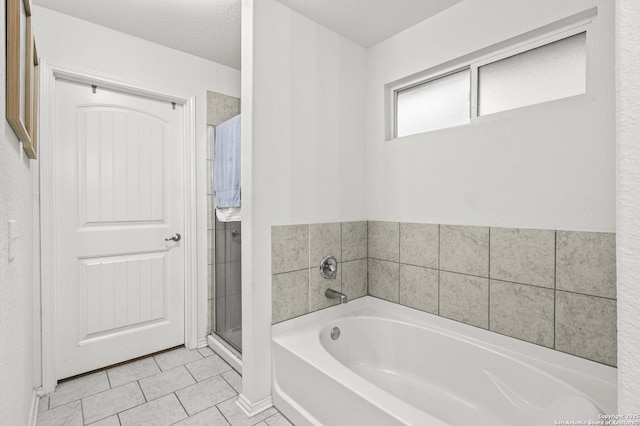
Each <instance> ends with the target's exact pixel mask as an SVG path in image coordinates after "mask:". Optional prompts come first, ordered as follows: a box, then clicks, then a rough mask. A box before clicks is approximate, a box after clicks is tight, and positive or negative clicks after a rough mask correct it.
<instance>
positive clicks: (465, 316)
mask: <svg viewBox="0 0 640 426" xmlns="http://www.w3.org/2000/svg"><path fill="white" fill-rule="evenodd" d="M439 298H440V303H439V305H440V316H443V317H446V318H450V319H453V320H456V321H461V322H464V323H466V324H471V325H475V326H476V327H482V328H489V279H487V278H480V277H472V276H470V275H462V274H454V273H451V272H445V271H440V293H439Z"/></svg>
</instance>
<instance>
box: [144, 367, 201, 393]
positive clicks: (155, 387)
mask: <svg viewBox="0 0 640 426" xmlns="http://www.w3.org/2000/svg"><path fill="white" fill-rule="evenodd" d="M195 382H196V381H195V380H194V379H193V377H191V374H189V372H188V371H187V369H186V368H184V367H183V366H180V367H176V368H173V369H171V370H167V371H163V372H162V373H159V374H155V375H153V376H150V377H146V378H144V379H142V380H140V387H141V388H142V392H144V396H145V397H146V398H147V401H151V400H153V399H156V398H160V397H161V396H164V395H167V394H169V393H172V392H175V391H177V390H179V389H182V388H186V387H187V386H190V385H193V384H194V383H195Z"/></svg>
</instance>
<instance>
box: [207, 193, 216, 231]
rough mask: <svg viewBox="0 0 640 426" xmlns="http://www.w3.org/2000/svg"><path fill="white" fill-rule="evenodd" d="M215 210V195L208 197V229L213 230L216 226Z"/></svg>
mask: <svg viewBox="0 0 640 426" xmlns="http://www.w3.org/2000/svg"><path fill="white" fill-rule="evenodd" d="M215 216H216V215H215V208H214V204H213V195H207V229H213V228H214V226H215Z"/></svg>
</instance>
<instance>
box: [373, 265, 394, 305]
mask: <svg viewBox="0 0 640 426" xmlns="http://www.w3.org/2000/svg"><path fill="white" fill-rule="evenodd" d="M368 274H369V295H371V296H375V297H379V298H380V299H385V300H388V301H390V302H395V303H398V291H399V286H400V264H399V263H397V262H387V261H385V260H378V259H371V258H370V259H369V263H368Z"/></svg>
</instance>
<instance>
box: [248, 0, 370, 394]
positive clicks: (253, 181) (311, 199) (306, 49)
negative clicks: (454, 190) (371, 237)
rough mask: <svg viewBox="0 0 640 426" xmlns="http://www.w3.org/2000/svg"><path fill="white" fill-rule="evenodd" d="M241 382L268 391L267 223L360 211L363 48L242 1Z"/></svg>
mask: <svg viewBox="0 0 640 426" xmlns="http://www.w3.org/2000/svg"><path fill="white" fill-rule="evenodd" d="M242 22H243V33H242V38H243V58H242V63H243V92H242V110H243V118H244V120H243V137H242V156H243V157H242V158H243V160H242V161H243V163H242V185H243V189H242V191H243V200H242V203H243V225H242V226H243V244H242V250H243V270H242V281H243V284H242V285H243V313H242V315H243V318H242V320H243V330H244V331H243V373H244V376H243V389H244V397H245V398H246V399H247V400H249V402H250V403H253V404H255V403H257V402H259V401H260V400H262V399H264V398H267V397H268V396H269V393H270V334H271V226H273V225H282V224H294V223H320V222H340V221H349V220H363V219H365V218H366V214H365V193H364V188H365V164H364V161H363V159H364V156H365V143H364V142H365V128H364V119H365V108H364V98H365V96H364V93H365V92H364V79H363V76H364V75H365V54H366V51H365V49H364V48H362V47H360V46H358V45H356V44H354V43H352V42H350V41H348V40H346V39H344V38H342V37H340V36H338V35H337V34H335V33H333V32H331V31H329V30H327V29H325V28H324V27H322V26H320V25H318V24H316V23H314V22H312V21H310V20H308V19H306V18H304V17H302V16H301V15H299V14H297V13H295V12H293V11H292V10H291V9H289V8H287V7H286V6H284V5H282V4H281V3H279V2H277V1H275V0H259V1H257V0H244V1H243V17H242Z"/></svg>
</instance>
